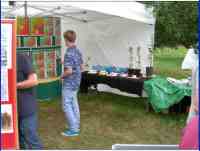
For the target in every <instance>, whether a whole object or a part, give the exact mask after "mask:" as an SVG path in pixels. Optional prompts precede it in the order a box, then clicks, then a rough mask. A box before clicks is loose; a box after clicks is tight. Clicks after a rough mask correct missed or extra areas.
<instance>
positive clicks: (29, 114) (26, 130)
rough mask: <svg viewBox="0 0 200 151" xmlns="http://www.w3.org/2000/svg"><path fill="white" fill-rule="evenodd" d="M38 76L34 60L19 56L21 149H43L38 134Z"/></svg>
mask: <svg viewBox="0 0 200 151" xmlns="http://www.w3.org/2000/svg"><path fill="white" fill-rule="evenodd" d="M37 84H38V81H37V75H36V74H35V72H34V70H33V66H32V60H31V58H30V57H29V56H27V55H25V54H17V100H18V102H17V104H18V122H19V142H20V149H42V144H41V142H40V138H39V136H38V133H37V120H38V117H37V101H36V94H35V86H36V85H37Z"/></svg>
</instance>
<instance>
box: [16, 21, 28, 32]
mask: <svg viewBox="0 0 200 151" xmlns="http://www.w3.org/2000/svg"><path fill="white" fill-rule="evenodd" d="M28 34H29V18H28V17H27V18H25V17H17V35H28Z"/></svg>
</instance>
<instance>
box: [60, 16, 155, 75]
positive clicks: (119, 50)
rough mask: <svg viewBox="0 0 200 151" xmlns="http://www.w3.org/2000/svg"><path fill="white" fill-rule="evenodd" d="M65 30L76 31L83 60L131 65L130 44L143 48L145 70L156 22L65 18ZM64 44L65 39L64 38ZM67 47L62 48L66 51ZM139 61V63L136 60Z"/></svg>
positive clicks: (63, 23)
mask: <svg viewBox="0 0 200 151" xmlns="http://www.w3.org/2000/svg"><path fill="white" fill-rule="evenodd" d="M61 22H62V25H61V28H62V33H63V32H64V31H66V30H68V29H72V30H75V31H76V32H77V45H78V47H79V48H80V49H81V50H82V53H83V57H84V60H85V59H86V58H87V57H91V58H92V60H91V64H92V65H96V64H100V65H113V66H120V67H128V65H129V51H128V49H129V47H130V46H132V47H133V48H134V52H135V53H134V54H135V55H136V48H137V47H138V46H140V47H141V64H142V71H143V73H144V72H145V67H146V66H149V65H150V60H149V58H148V55H149V51H148V47H149V46H150V45H151V44H152V42H151V40H152V38H153V35H154V25H150V24H145V23H141V22H137V21H134V20H129V19H124V18H120V17H110V18H109V17H107V18H106V19H102V20H97V21H94V22H88V23H83V22H78V21H72V20H71V21H69V20H62V21H61ZM62 46H64V39H63V37H62ZM64 49H65V47H63V51H64ZM134 64H136V63H134Z"/></svg>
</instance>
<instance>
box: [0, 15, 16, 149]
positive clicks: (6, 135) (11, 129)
mask: <svg viewBox="0 0 200 151" xmlns="http://www.w3.org/2000/svg"><path fill="white" fill-rule="evenodd" d="M0 102H1V148H2V149H18V148H19V145H18V127H17V99H16V20H14V19H1V101H0Z"/></svg>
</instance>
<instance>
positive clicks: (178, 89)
mask: <svg viewBox="0 0 200 151" xmlns="http://www.w3.org/2000/svg"><path fill="white" fill-rule="evenodd" d="M144 90H145V91H146V92H147V94H148V97H149V101H150V103H151V105H152V107H153V109H154V110H155V111H156V112H160V111H162V110H164V109H168V108H169V107H170V106H172V105H174V104H177V103H179V102H180V101H181V100H182V99H183V98H184V96H191V93H192V90H191V87H190V86H187V85H183V84H172V83H170V82H168V81H167V79H166V78H162V77H155V78H153V79H151V80H148V81H145V82H144Z"/></svg>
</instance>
